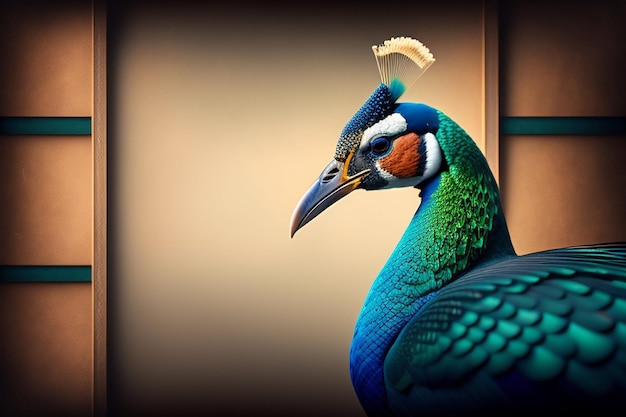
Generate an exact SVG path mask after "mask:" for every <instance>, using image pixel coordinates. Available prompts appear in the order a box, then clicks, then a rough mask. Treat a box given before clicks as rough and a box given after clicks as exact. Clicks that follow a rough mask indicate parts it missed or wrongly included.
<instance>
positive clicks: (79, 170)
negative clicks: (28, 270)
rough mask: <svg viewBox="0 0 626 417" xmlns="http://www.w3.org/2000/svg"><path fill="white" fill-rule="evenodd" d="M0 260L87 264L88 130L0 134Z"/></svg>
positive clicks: (49, 263)
mask: <svg viewBox="0 0 626 417" xmlns="http://www.w3.org/2000/svg"><path fill="white" fill-rule="evenodd" d="M0 201H2V204H1V205H0V236H2V239H0V264H17V265H21V264H25V265H90V264H91V140H90V136H0Z"/></svg>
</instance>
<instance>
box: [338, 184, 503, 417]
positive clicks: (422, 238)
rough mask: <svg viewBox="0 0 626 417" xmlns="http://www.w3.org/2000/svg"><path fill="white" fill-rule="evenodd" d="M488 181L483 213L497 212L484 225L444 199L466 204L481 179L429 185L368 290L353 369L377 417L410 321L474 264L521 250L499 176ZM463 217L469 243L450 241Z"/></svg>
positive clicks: (366, 402) (352, 352)
mask: <svg viewBox="0 0 626 417" xmlns="http://www.w3.org/2000/svg"><path fill="white" fill-rule="evenodd" d="M481 178H482V181H483V182H481V183H480V184H479V185H478V187H477V188H479V189H481V188H482V189H485V188H486V187H491V188H490V189H491V190H492V192H491V194H490V195H491V196H492V198H491V199H488V200H485V202H484V203H482V204H484V205H485V207H490V209H489V210H484V211H490V212H492V213H493V217H491V220H490V221H487V222H484V223H480V222H476V221H472V220H468V219H470V218H472V216H469V215H467V216H466V215H464V214H463V213H457V214H456V215H455V216H449V215H448V214H449V212H450V207H449V204H450V202H449V200H450V199H449V198H448V201H446V199H445V197H446V196H449V195H450V194H451V193H452V194H455V193H458V194H457V195H454V196H453V199H452V201H456V202H459V201H462V199H463V196H464V195H474V194H472V193H470V192H469V191H468V190H467V189H464V188H465V187H473V186H476V183H474V184H466V182H467V181H464V180H463V179H461V180H460V181H459V177H458V176H457V177H455V174H451V173H450V172H442V173H441V174H440V175H438V176H436V177H434V178H433V179H432V180H431V181H429V182H428V183H427V184H424V185H423V187H422V193H421V198H422V201H421V204H420V206H419V208H418V209H417V211H416V213H415V215H414V216H413V218H412V219H411V222H410V223H409V225H408V227H407V229H406V231H405V232H404V234H403V236H402V239H401V240H400V242H398V245H397V246H396V248H395V249H394V251H393V253H392V254H391V256H390V257H389V259H388V260H387V262H386V263H385V266H384V267H383V269H382V270H381V271H380V273H379V274H378V276H377V277H376V279H375V281H374V283H373V285H372V288H371V289H370V292H369V294H368V295H367V298H366V300H365V302H364V305H363V308H362V310H361V313H360V315H359V318H358V320H357V324H356V327H355V332H354V337H353V340H352V346H351V350H350V373H351V378H352V383H353V385H354V389H355V391H356V393H357V396H358V397H359V399H360V400H361V403H362V405H363V407H364V408H365V410H366V411H367V412H368V414H370V415H385V414H386V413H388V411H387V404H386V399H385V385H384V377H383V364H384V360H385V355H386V353H387V351H388V350H389V347H390V346H391V344H392V343H393V342H394V341H395V340H396V338H397V337H398V334H399V333H400V331H401V330H402V329H403V328H404V327H405V325H406V324H407V323H408V321H409V320H411V319H412V318H413V317H414V316H415V315H416V314H417V312H418V311H419V309H420V308H421V307H422V306H423V305H424V304H425V303H426V302H427V301H429V300H430V299H431V298H433V297H434V296H435V295H436V294H437V292H438V290H439V289H440V288H442V287H443V286H445V285H446V284H447V283H448V282H450V281H452V280H454V279H456V278H457V277H458V276H460V275H461V274H462V273H463V272H464V271H465V270H467V268H470V267H472V266H475V265H477V264H479V263H481V262H489V261H490V260H492V259H496V258H501V257H503V256H512V255H514V251H513V248H512V246H511V241H510V237H509V233H508V229H507V227H506V222H505V219H504V216H503V215H502V209H501V207H500V203H499V195H498V192H497V186H496V185H495V181H494V180H493V178H492V177H491V176H485V175H483V176H482V177H481ZM474 206H475V207H474V208H475V209H479V208H476V207H482V206H481V204H477V205H474ZM459 207H464V205H461V206H459ZM479 210H481V211H483V210H482V209H479ZM446 215H448V217H446ZM461 218H463V219H465V220H466V221H467V222H466V223H465V224H463V225H461V226H462V227H464V228H463V229H461V230H462V231H463V233H461V234H463V235H464V236H466V238H467V239H468V240H463V239H459V240H458V242H451V241H450V236H452V235H455V234H459V229H458V228H459V219H461ZM470 225H471V226H470ZM467 236H470V237H467ZM487 242H489V245H487ZM457 245H458V246H457ZM444 254H448V255H449V256H444ZM450 254H453V255H452V256H450ZM456 255H458V256H456Z"/></svg>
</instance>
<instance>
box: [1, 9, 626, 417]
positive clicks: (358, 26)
mask: <svg viewBox="0 0 626 417" xmlns="http://www.w3.org/2000/svg"><path fill="white" fill-rule="evenodd" d="M106 3H107V4H106V6H107V32H108V36H107V68H106V73H107V79H106V81H107V141H108V149H107V151H108V156H107V175H108V189H107V199H108V200H107V203H108V204H107V210H108V218H107V222H108V223H107V233H108V236H107V239H108V240H107V256H108V260H107V271H106V272H107V290H108V294H107V320H108V322H107V332H106V338H107V346H106V356H107V357H106V359H107V377H108V386H107V391H108V404H107V406H108V409H109V413H110V414H111V415H155V416H158V415H176V416H182V415H196V414H201V415H221V416H235V415H244V414H245V415H274V416H283V415H284V416H287V415H301V416H304V415H316V416H317V415H343V416H360V417H363V416H364V414H363V412H362V410H361V407H360V405H359V404H358V400H357V399H356V396H355V395H354V393H353V390H352V386H351V383H350V379H349V363H348V353H349V346H350V341H351V338H352V331H353V327H354V323H355V321H356V318H357V315H358V314H359V311H360V308H361V304H362V302H363V300H364V298H365V296H366V294H367V292H368V290H369V287H370V285H371V283H372V281H373V279H374V278H375V276H376V274H377V273H378V271H379V270H380V269H381V267H382V266H383V264H384V262H385V260H386V259H387V257H388V256H389V254H390V253H391V251H392V249H393V247H394V246H395V244H396V242H397V241H398V240H399V238H400V236H401V234H402V232H403V230H404V228H405V227H406V225H407V224H408V222H409V220H410V218H411V216H412V215H413V213H414V212H415V210H416V208H417V206H418V204H419V197H418V191H416V190H414V189H401V190H388V191H380V192H376V193H368V192H365V191H357V192H355V193H353V194H351V195H350V196H349V197H348V198H346V199H343V200H342V201H341V202H339V203H338V204H335V205H333V206H332V207H331V208H330V209H328V210H326V212H324V213H323V214H322V215H321V216H319V217H318V218H316V219H315V220H314V221H313V222H311V223H309V224H308V225H306V226H305V227H304V228H303V229H301V230H300V231H298V233H297V234H296V235H295V236H294V238H293V239H291V238H290V235H289V220H290V217H291V213H292V210H293V208H294V207H295V205H296V203H297V202H298V200H299V198H300V196H301V195H302V194H303V193H304V192H305V191H306V189H307V188H308V187H309V185H310V184H311V183H312V182H313V181H314V180H315V179H316V178H317V176H318V175H319V173H320V172H321V170H322V169H323V168H324V166H325V165H326V164H327V163H328V162H329V161H330V160H331V158H332V157H333V155H334V151H335V144H336V141H337V138H338V136H339V133H340V132H341V129H342V128H343V127H344V125H345V123H346V122H347V121H348V120H349V119H350V117H351V116H352V115H353V114H354V112H355V111H356V110H358V108H359V107H360V106H361V105H362V104H363V102H364V101H365V100H366V99H367V98H368V97H369V95H370V94H371V93H372V91H373V90H374V89H375V88H376V87H377V86H378V84H379V83H380V78H379V74H378V69H377V66H376V62H375V59H374V56H373V54H372V52H371V46H372V45H374V44H378V43H381V42H383V41H384V40H386V39H389V38H390V37H393V36H411V37H414V38H417V39H419V40H420V41H422V42H423V43H424V44H425V45H426V46H427V47H429V48H430V50H431V51H432V53H433V54H434V56H435V58H436V62H435V63H434V64H433V65H432V67H431V68H430V69H429V70H428V71H426V73H425V74H424V75H423V76H422V78H420V80H418V82H417V83H416V84H415V85H414V86H413V87H412V88H411V89H410V90H409V91H408V92H407V93H406V94H405V95H404V96H403V97H402V100H403V101H416V102H424V103H427V104H429V105H431V106H433V107H436V108H439V109H441V110H443V111H444V112H445V113H447V114H448V115H449V116H450V117H452V118H453V119H454V120H456V121H457V122H458V123H459V124H460V125H461V126H462V127H464V128H465V129H466V130H467V132H468V133H469V134H470V136H472V137H473V138H474V139H475V140H476V142H477V144H478V145H479V147H480V148H481V149H482V150H483V151H485V149H486V148H488V147H491V152H492V155H494V154H495V158H494V157H491V158H490V163H492V166H493V168H494V169H495V171H496V172H497V174H498V180H499V183H500V186H501V189H502V193H503V202H504V209H505V213H506V215H507V220H508V223H509V226H510V229H511V235H512V238H513V243H514V246H515V248H516V250H517V251H518V253H520V254H523V253H528V252H531V251H535V250H542V249H547V248H551V247H558V246H565V245H570V244H583V243H593V242H602V241H611V240H625V239H626V219H625V218H624V216H623V213H624V212H626V193H624V192H623V191H624V189H626V173H625V168H624V166H625V164H624V163H625V162H626V161H625V159H626V134H625V133H626V132H624V129H623V127H622V128H621V130H620V128H619V126H620V125H619V123H620V121H623V118H624V116H626V112H625V110H626V94H625V93H626V91H625V90H626V88H625V84H624V82H623V74H624V73H626V55H625V53H624V50H623V48H622V47H621V45H624V44H626V30H625V28H624V25H623V21H624V18H626V3H624V2H623V1H622V0H603V1H599V2H597V1H596V2H592V1H582V0H580V1H560V0H552V1H543V2H539V1H507V2H490V1H481V0H472V1H459V0H442V1H438V2H432V1H430V2H426V1H420V0H414V1H411V2H404V1H399V2H393V3H385V4H382V3H381V4H373V5H366V4H363V3H359V4H357V3H355V4H351V3H352V2H350V3H348V4H345V3H344V4H338V2H317V3H314V4H311V5H307V4H301V3H298V4H297V5H296V4H293V5H282V4H281V5H277V4H272V3H252V4H246V3H232V4H227V3H220V4H216V3H210V4H209V3H206V2H200V1H188V0H183V1H177V2H165V1H157V2H147V1H137V0H133V1H120V0H115V1H108V2H106ZM7 4H8V5H5V6H3V7H4V9H3V12H4V13H2V18H3V22H4V25H3V26H2V28H1V29H0V30H1V31H2V32H1V33H2V34H3V36H2V38H1V39H0V46H1V47H2V52H3V54H4V56H6V57H8V58H7V59H8V60H7V62H11V63H12V64H11V65H8V64H7V66H6V68H5V69H3V71H4V73H3V76H2V77H0V82H2V83H3V84H2V85H3V88H4V90H3V97H2V101H1V102H0V109H1V110H2V114H0V118H1V119H2V120H0V121H6V120H7V118H9V117H14V116H18V117H25V116H33V115H36V116H63V117H65V116H71V117H75V116H85V117H91V116H93V108H92V103H93V78H92V75H93V71H94V70H95V68H93V62H92V55H93V49H92V46H93V44H92V43H93V33H92V30H93V21H92V4H91V2H90V1H82V0H65V1H63V2H58V3H54V2H53V3H50V2H45V1H43V0H42V1H39V0H38V1H34V0H31V1H29V2H26V3H21V4H20V3H19V2H16V3H12V2H9V3H7ZM494 10H499V13H496V14H491V12H493V11H494ZM486 15H487V16H490V17H488V18H487V19H495V24H496V25H497V28H498V31H497V33H496V35H497V39H496V42H498V43H499V48H497V47H496V49H495V52H496V53H497V57H496V58H497V59H496V63H497V65H498V68H497V70H496V71H495V72H493V71H492V72H489V71H488V70H487V69H486V55H487V54H488V53H489V52H490V51H491V53H493V52H494V50H493V49H492V50H488V49H487V48H486V47H485V42H486V37H488V36H490V35H489V34H490V33H491V34H492V35H493V33H495V32H486V29H485V22H486V21H485V19H486V17H485V16H486ZM491 23H494V20H491ZM486 33H487V34H486ZM85 74H87V75H85ZM486 74H490V76H491V77H493V76H496V77H499V81H498V80H495V82H494V80H493V79H492V78H490V79H486V78H485V77H486ZM489 86H491V87H494V86H495V87H496V88H495V91H494V90H493V89H489ZM488 101H490V102H492V103H493V102H494V101H495V103H496V108H497V110H499V112H500V116H502V119H500V125H501V126H500V127H501V128H502V130H501V132H500V133H501V135H500V136H499V139H498V138H497V139H496V141H495V142H494V141H493V140H492V142H491V143H488V142H487V140H486V132H487V131H488V129H490V128H494V123H495V128H496V129H497V128H498V126H497V121H496V122H494V121H493V120H491V121H489V120H487V119H488V117H487V108H486V103H487V102H488ZM537 116H539V117H547V118H555V117H565V118H567V119H568V120H570V119H571V118H574V119H577V120H579V119H580V118H586V117H592V118H605V117H609V118H612V119H611V120H613V121H615V120H617V122H618V128H617V133H616V132H615V131H614V132H612V133H611V132H609V133H610V134H607V132H606V131H601V132H598V133H597V134H593V132H592V133H591V134H585V135H579V134H577V135H572V134H564V132H558V131H557V132H556V133H554V132H553V133H552V134H546V133H545V132H543V133H541V132H540V134H529V133H528V132H527V131H524V129H521V130H516V129H511V128H510V125H508V124H506V123H504V121H511V120H513V121H519V120H522V121H526V120H527V119H528V118H529V117H537ZM551 120H554V119H551ZM594 120H597V119H594ZM557 130H558V129H557ZM566 130H567V129H566ZM0 133H1V134H2V138H0V146H2V153H0V157H1V159H0V161H3V165H2V166H0V174H1V175H3V177H1V178H0V180H1V181H0V185H1V186H0V196H1V197H2V198H3V199H4V202H6V203H5V204H4V206H3V208H2V210H3V211H2V212H1V213H2V218H1V219H0V228H1V229H0V230H1V231H2V233H3V241H2V249H3V250H2V254H0V261H1V262H0V263H1V264H2V265H0V272H1V273H2V274H4V275H2V274H0V276H4V277H5V278H3V279H0V298H1V299H0V313H2V314H0V336H1V337H2V339H3V340H6V341H8V342H7V343H5V344H4V346H2V347H1V348H0V349H2V350H1V351H0V353H2V355H1V356H2V357H3V358H4V359H3V360H2V361H0V365H2V379H1V380H0V382H3V383H4V384H3V390H2V392H1V394H2V397H0V399H2V398H4V399H5V402H4V403H5V404H8V405H7V406H5V408H7V409H9V410H10V411H12V412H13V413H14V414H15V415H22V414H27V413H42V414H47V415H50V414H59V415H89V414H91V408H92V403H91V401H92V395H93V393H92V391H93V378H94V374H93V368H92V359H93V357H92V354H93V337H94V335H93V332H94V328H93V316H92V315H93V305H94V304H93V303H94V300H93V298H92V297H93V294H92V290H93V287H92V283H91V282H90V281H89V280H87V282H80V283H68V282H60V283H59V282H54V283H53V282H44V283H42V282H14V281H15V280H13V279H7V278H6V276H8V275H7V273H6V271H7V270H8V269H7V268H4V269H3V266H11V265H13V264H20V265H51V264H53V265H61V266H63V265H87V266H88V265H90V264H91V263H92V256H93V253H92V243H91V241H92V240H93V230H92V227H93V218H92V211H93V206H92V205H93V200H92V198H93V196H92V192H93V184H92V181H93V178H92V170H93V168H94V167H93V165H92V163H93V148H92V146H93V139H92V136H91V135H90V132H86V133H85V134H83V135H82V136H80V135H79V136H71V137H65V136H58V135H57V136H45V139H42V137H39V136H33V135H24V134H20V135H19V136H15V135H12V134H10V132H9V133H7V131H6V129H5V131H3V132H0ZM52 137H54V138H56V140H55V141H54V142H51V141H50V140H49V139H50V138H52ZM494 149H495V151H494ZM494 152H495V153H494ZM27 174H30V175H27ZM31 178H34V179H33V180H32V181H27V180H30V179H31ZM44 232H45V233H44Z"/></svg>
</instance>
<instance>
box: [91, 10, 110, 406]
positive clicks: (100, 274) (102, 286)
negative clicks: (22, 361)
mask: <svg viewBox="0 0 626 417" xmlns="http://www.w3.org/2000/svg"><path fill="white" fill-rule="evenodd" d="M92 10H93V109H92V115H93V116H92V135H93V140H92V144H93V145H92V146H93V170H94V171H93V234H92V236H93V253H92V259H93V260H92V262H93V272H92V274H93V277H92V306H93V394H92V411H93V415H95V416H104V415H106V413H107V221H106V219H107V125H106V117H107V112H106V107H107V96H106V94H107V93H106V92H107V89H106V85H107V84H106V73H107V71H106V66H107V59H106V45H107V42H106V36H107V31H106V22H107V20H106V1H105V0H93V9H92Z"/></svg>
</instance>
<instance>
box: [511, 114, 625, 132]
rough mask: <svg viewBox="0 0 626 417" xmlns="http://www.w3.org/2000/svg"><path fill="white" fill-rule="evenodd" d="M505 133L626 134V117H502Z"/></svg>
mask: <svg viewBox="0 0 626 417" xmlns="http://www.w3.org/2000/svg"><path fill="white" fill-rule="evenodd" d="M500 134H503V135H624V134H626V117H502V118H501V119H500Z"/></svg>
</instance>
